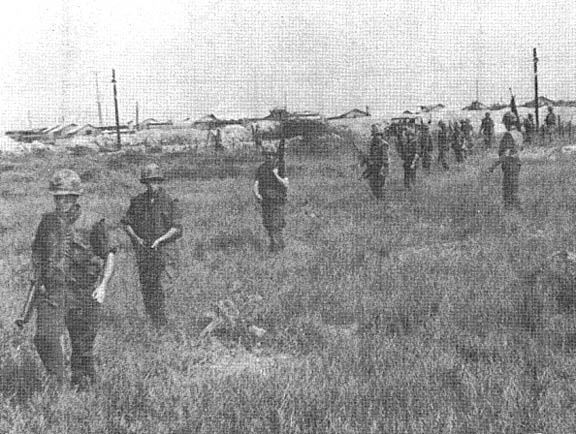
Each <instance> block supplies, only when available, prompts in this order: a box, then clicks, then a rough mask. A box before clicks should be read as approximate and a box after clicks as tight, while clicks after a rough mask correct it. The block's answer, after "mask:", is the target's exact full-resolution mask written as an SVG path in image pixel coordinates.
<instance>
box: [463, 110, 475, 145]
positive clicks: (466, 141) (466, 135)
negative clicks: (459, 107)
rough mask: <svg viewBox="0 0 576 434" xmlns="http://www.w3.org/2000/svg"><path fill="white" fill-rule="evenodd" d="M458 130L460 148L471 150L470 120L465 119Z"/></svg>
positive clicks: (471, 129)
mask: <svg viewBox="0 0 576 434" xmlns="http://www.w3.org/2000/svg"><path fill="white" fill-rule="evenodd" d="M460 129H461V131H462V142H463V143H462V146H465V147H466V148H465V149H466V150H470V149H472V147H473V146H474V143H473V142H472V131H473V130H474V128H473V127H472V121H471V120H470V118H466V119H464V120H463V121H462V125H461V128H460Z"/></svg>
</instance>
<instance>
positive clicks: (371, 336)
mask: <svg viewBox="0 0 576 434" xmlns="http://www.w3.org/2000/svg"><path fill="white" fill-rule="evenodd" d="M325 146H326V145H325ZM336 148H337V149H339V152H337V153H334V154H332V155H327V154H326V153H324V152H321V153H319V154H317V155H307V154H306V152H304V150H301V152H300V154H301V155H298V156H294V155H292V156H291V157H290V158H289V166H290V167H289V174H290V175H291V192H290V197H289V206H288V216H287V218H288V226H287V228H286V238H287V240H288V247H287V249H286V250H285V252H283V253H282V255H279V256H275V257H269V256H268V254H267V253H266V243H267V240H266V237H265V233H264V231H263V229H262V227H261V224H260V216H259V214H258V210H257V208H256V206H255V205H254V203H253V200H252V197H251V191H250V188H251V184H252V179H253V172H254V170H255V168H256V166H257V164H258V161H259V159H258V156H255V155H248V154H246V155H243V156H241V157H239V158H236V159H234V158H232V157H229V156H228V157H217V156H213V155H201V154H195V155H177V156H169V155H156V156H146V155H144V156H136V155H132V156H130V155H128V156H126V155H125V156H121V157H120V156H113V157H112V156H109V157H106V156H98V155H85V156H58V157H51V156H45V157H41V158H40V157H30V156H28V157H25V158H24V157H19V158H12V159H6V161H3V162H2V165H1V168H2V173H1V176H2V183H1V185H0V202H1V205H2V206H1V208H0V209H1V210H2V219H1V222H0V225H1V226H0V243H1V246H2V249H3V252H4V255H3V258H2V261H0V267H1V273H0V284H1V285H0V288H1V291H2V292H1V295H2V299H3V301H4V302H3V303H2V305H1V306H0V318H1V323H0V325H1V326H2V329H1V330H0V392H1V393H2V398H1V401H0V432H6V433H64V432H70V433H72V432H74V433H76V432H82V433H109V432H114V433H190V432H199V433H223V432H227V433H228V432H229V433H234V432H236V433H266V432H269V433H279V432H286V433H370V432H374V433H376V432H377V433H381V432H409V433H430V432H438V433H450V432H453V433H503V432H507V433H525V432H546V433H567V432H574V430H575V429H576V420H575V417H574V403H576V376H575V374H574V372H576V370H575V369H574V368H575V366H574V365H575V362H574V358H573V352H574V349H575V347H576V345H575V340H574V339H573V337H574V336H575V331H574V326H573V323H574V319H575V318H574V313H573V312H571V311H569V312H558V311H555V310H554V309H551V310H550V309H549V310H545V311H544V313H542V314H541V315H542V316H541V317H540V319H539V325H538V328H537V332H536V333H534V332H533V331H532V332H531V331H530V330H529V327H527V326H526V324H527V321H526V318H527V317H529V318H530V316H531V315H533V312H532V311H530V310H529V309H528V310H527V309H526V308H525V307H526V303H527V302H528V304H529V303H530V301H531V300H530V299H529V298H527V297H528V295H527V294H529V291H527V290H526V280H525V279H524V278H525V276H526V275H527V273H529V272H530V271H531V270H533V269H534V268H535V267H537V266H539V264H540V262H541V260H542V258H543V257H544V256H545V255H547V254H549V253H551V252H552V251H554V250H556V249H558V248H568V249H571V248H573V246H574V244H575V241H576V239H575V235H574V230H573V228H574V224H575V223H576V221H575V211H576V205H574V204H575V203H576V188H575V187H574V185H573V183H572V181H571V178H572V174H573V173H574V170H575V169H576V163H575V162H574V161H572V160H559V161H555V162H550V161H530V162H526V163H525V164H524V165H523V167H522V175H521V183H522V195H521V196H522V202H523V207H524V212H523V213H522V214H514V213H513V214H507V213H504V212H503V210H502V208H501V205H500V201H501V199H500V185H499V183H500V174H497V173H495V174H493V175H487V174H486V173H485V172H483V171H482V168H486V167H487V166H488V161H487V160H486V156H485V155H478V156H475V157H473V158H471V159H470V161H469V162H468V163H466V165H465V166H463V167H460V168H456V167H455V168H454V169H453V170H452V171H451V172H450V173H448V174H443V173H440V172H439V171H438V172H434V173H433V174H431V175H430V176H428V177H425V176H423V175H421V174H419V177H420V178H419V186H418V187H417V188H416V189H415V191H414V192H413V193H411V194H406V193H405V192H404V190H403V189H402V180H401V176H402V174H401V165H400V164H399V163H398V161H397V160H396V159H395V158H394V161H393V169H392V173H391V179H390V182H389V184H388V188H389V191H388V198H387V203H386V204H379V203H376V202H374V201H372V200H371V199H370V196H369V193H368V189H367V186H366V185H364V183H362V182H361V181H358V180H357V178H358V175H359V172H358V169H357V167H356V166H355V159H354V156H353V155H352V153H351V152H350V151H349V150H348V151H346V150H345V149H346V148H345V145H338V146H336ZM150 160H154V161H160V162H161V163H162V165H163V166H164V167H165V168H166V170H167V172H168V174H169V175H170V181H169V182H168V189H169V190H170V192H171V193H173V194H174V195H175V196H177V197H178V198H179V199H180V201H181V204H182V206H183V208H184V210H185V219H184V225H185V238H184V240H183V241H182V258H181V273H180V277H179V279H178V280H177V281H176V282H175V283H174V284H173V285H172V286H171V287H170V288H169V290H168V293H169V312H170V313H169V319H170V323H171V324H170V327H169V328H168V329H167V330H166V331H164V332H162V333H158V332H156V331H154V330H153V329H152V328H151V327H150V326H149V325H148V323H147V321H146V319H145V317H144V314H143V312H142V303H141V298H140V295H139V292H138V288H137V280H136V273H135V269H134V263H133V258H132V256H131V252H130V250H129V244H128V243H127V242H126V240H125V239H124V238H122V245H123V246H124V247H126V249H125V250H124V251H122V253H121V255H120V257H119V266H118V268H119V269H120V270H122V272H119V273H117V274H116V276H115V278H114V282H113V287H112V288H111V295H110V297H109V298H108V300H107V301H106V309H105V315H104V318H103V323H102V329H101V333H100V335H99V338H98V340H97V346H96V347H97V348H96V353H97V358H98V363H97V364H98V374H99V384H98V385H97V387H96V388H95V389H94V390H91V391H89V392H87V393H83V394H74V393H70V392H65V393H62V394H60V395H59V396H54V395H52V394H51V393H50V392H49V391H44V390H43V389H42V369H41V366H40V364H39V360H38V358H37V356H36V355H35V352H34V351H33V348H32V346H31V344H30V338H31V336H32V332H33V330H32V329H33V327H29V328H28V329H27V330H26V331H25V332H24V333H23V334H18V333H16V332H15V331H13V330H12V328H11V321H12V320H13V319H14V317H15V316H16V314H17V311H18V309H19V308H20V305H21V303H22V301H23V299H24V296H25V294H24V292H25V284H26V280H27V278H28V276H29V265H28V257H29V245H30V241H31V233H32V231H33V228H34V227H35V226H36V225H37V223H38V221H39V217H40V213H41V212H42V211H43V210H45V209H48V208H50V207H51V203H50V198H49V197H48V196H47V195H46V194H45V188H44V186H45V184H46V178H47V176H48V174H49V173H50V172H52V171H53V170H54V169H55V168H59V167H71V168H73V169H75V170H77V171H78V172H79V173H80V174H81V175H82V177H83V179H84V181H85V182H86V184H87V189H86V190H87V195H86V196H85V197H84V198H83V199H82V203H83V205H84V207H85V208H86V209H87V210H88V211H89V212H96V211H97V212H100V213H102V214H104V215H105V216H106V217H107V218H108V219H110V220H111V221H112V222H118V220H119V218H120V217H121V215H122V214H123V212H124V211H125V209H126V206H127V204H128V198H129V197H130V196H132V195H134V194H135V193H136V192H137V191H139V190H140V189H141V186H140V185H139V183H138V181H137V178H136V176H137V173H138V168H139V167H140V165H141V164H143V163H145V162H146V161H150ZM119 233H120V231H119ZM523 279H524V280H523ZM221 299H231V300H234V301H235V302H236V304H237V306H238V307H239V308H240V310H241V312H242V314H243V315H244V317H245V318H247V319H248V320H249V321H250V322H253V323H255V324H257V325H259V326H261V327H263V328H265V329H267V330H268V331H269V332H270V335H269V337H268V338H266V339H265V340H264V341H263V342H261V343H260V344H259V345H257V346H256V347H254V348H252V350H251V351H247V350H246V349H245V347H244V346H243V345H242V344H241V342H238V341H236V340H225V339H222V340H218V339H206V340H200V339H199V337H198V336H199V332H200V330H201V328H202V326H203V320H202V317H203V312H205V311H206V310H207V309H209V308H210V307H211V306H212V305H213V303H215V302H217V301H218V300H221ZM544 302H546V300H544Z"/></svg>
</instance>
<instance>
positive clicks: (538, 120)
mask: <svg viewBox="0 0 576 434" xmlns="http://www.w3.org/2000/svg"><path fill="white" fill-rule="evenodd" d="M532 54H533V61H534V103H535V104H534V112H535V113H534V115H535V116H534V117H535V119H536V131H537V132H538V131H540V118H539V116H538V56H536V48H534V50H533V52H532Z"/></svg>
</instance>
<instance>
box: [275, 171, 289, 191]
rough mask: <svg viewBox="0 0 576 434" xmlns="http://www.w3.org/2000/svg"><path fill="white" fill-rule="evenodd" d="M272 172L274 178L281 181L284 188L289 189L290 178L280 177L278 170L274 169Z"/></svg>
mask: <svg viewBox="0 0 576 434" xmlns="http://www.w3.org/2000/svg"><path fill="white" fill-rule="evenodd" d="M272 172H273V173H274V176H275V177H276V179H277V180H278V181H280V183H281V184H282V185H283V186H284V188H288V184H289V182H288V177H285V178H282V177H281V176H280V175H278V168H277V167H276V168H274V170H272Z"/></svg>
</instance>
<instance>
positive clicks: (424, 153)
mask: <svg viewBox="0 0 576 434" xmlns="http://www.w3.org/2000/svg"><path fill="white" fill-rule="evenodd" d="M418 141H419V142H420V156H421V157H422V169H424V170H425V171H426V173H427V174H429V173H430V167H431V165H432V151H434V145H433V143H432V135H431V134H430V128H429V127H428V125H427V124H422V126H421V129H420V134H419V135H418Z"/></svg>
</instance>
